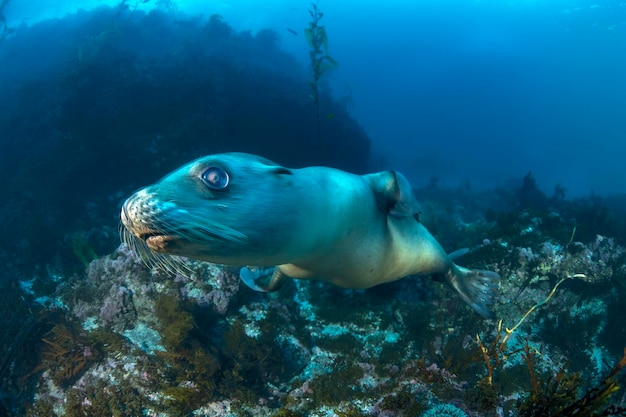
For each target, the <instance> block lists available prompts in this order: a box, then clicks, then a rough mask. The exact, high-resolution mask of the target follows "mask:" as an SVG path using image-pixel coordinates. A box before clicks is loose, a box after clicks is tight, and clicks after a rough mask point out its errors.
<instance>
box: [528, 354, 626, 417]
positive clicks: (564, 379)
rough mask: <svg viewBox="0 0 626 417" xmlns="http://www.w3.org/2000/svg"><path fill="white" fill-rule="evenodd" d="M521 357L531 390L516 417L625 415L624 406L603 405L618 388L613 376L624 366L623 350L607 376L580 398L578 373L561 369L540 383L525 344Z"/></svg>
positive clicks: (625, 363)
mask: <svg viewBox="0 0 626 417" xmlns="http://www.w3.org/2000/svg"><path fill="white" fill-rule="evenodd" d="M523 357H524V360H525V362H526V364H527V366H528V371H529V373H530V381H531V388H532V391H531V395H529V396H528V397H527V398H526V399H525V400H524V401H522V402H521V403H520V405H519V412H520V414H519V416H520V417H533V416H547V417H567V416H574V415H575V416H581V417H600V416H626V407H622V406H618V405H615V404H610V405H608V406H607V403H608V402H609V401H610V399H611V397H613V395H614V394H615V393H616V392H617V391H619V390H620V388H621V386H620V385H619V383H618V381H617V376H618V374H619V373H620V372H621V371H622V370H623V368H624V367H626V348H624V354H623V356H622V358H621V359H620V360H619V361H618V362H617V363H616V364H615V366H614V367H613V369H611V371H610V372H609V373H608V374H607V376H606V377H605V378H604V379H602V380H601V381H600V382H599V383H598V384H597V385H595V386H594V387H592V388H590V389H588V390H587V391H586V392H585V393H584V394H583V395H582V396H579V394H578V392H579V390H580V387H581V377H580V373H578V372H576V373H571V374H568V373H567V372H566V370H565V369H564V368H561V369H560V370H559V371H558V372H557V373H556V375H554V376H552V377H551V378H549V379H546V380H544V381H542V380H541V379H540V378H539V377H538V376H537V373H536V371H535V367H536V363H537V353H536V352H535V351H534V350H533V349H532V348H530V347H529V345H528V343H527V344H526V346H525V347H524V353H523Z"/></svg>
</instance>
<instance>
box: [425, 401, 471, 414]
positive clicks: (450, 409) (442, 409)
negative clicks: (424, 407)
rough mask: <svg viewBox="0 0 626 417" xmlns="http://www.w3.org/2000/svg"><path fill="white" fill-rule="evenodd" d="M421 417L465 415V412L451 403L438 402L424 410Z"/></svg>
mask: <svg viewBox="0 0 626 417" xmlns="http://www.w3.org/2000/svg"><path fill="white" fill-rule="evenodd" d="M422 417H467V414H466V413H465V411H463V410H461V409H460V408H458V407H456V406H454V405H452V404H439V405H436V406H435V407H433V408H431V409H430V410H428V411H426V413H424V415H423V416H422Z"/></svg>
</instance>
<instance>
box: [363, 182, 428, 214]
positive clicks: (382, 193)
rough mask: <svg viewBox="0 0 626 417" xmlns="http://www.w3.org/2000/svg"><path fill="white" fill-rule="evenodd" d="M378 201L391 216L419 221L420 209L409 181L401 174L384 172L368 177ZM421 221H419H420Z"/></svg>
mask: <svg viewBox="0 0 626 417" xmlns="http://www.w3.org/2000/svg"><path fill="white" fill-rule="evenodd" d="M366 177H367V178H368V180H369V181H370V184H371V186H372V189H373V190H374V192H375V193H376V194H377V195H376V196H377V199H378V200H379V201H380V202H382V204H383V208H384V210H386V211H387V212H388V213H389V214H390V215H391V216H393V217H395V218H398V219H402V218H406V217H415V218H416V219H418V216H419V212H420V208H419V204H417V200H416V199H415V195H414V194H413V189H412V188H411V184H410V183H409V181H408V180H407V179H406V178H405V177H404V175H402V174H401V173H399V172H396V171H384V172H378V173H376V174H368V175H366ZM418 220H419V219H418Z"/></svg>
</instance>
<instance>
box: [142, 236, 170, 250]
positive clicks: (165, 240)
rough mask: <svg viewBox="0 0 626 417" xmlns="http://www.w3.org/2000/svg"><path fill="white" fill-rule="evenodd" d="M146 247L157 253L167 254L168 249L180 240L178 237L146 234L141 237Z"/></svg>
mask: <svg viewBox="0 0 626 417" xmlns="http://www.w3.org/2000/svg"><path fill="white" fill-rule="evenodd" d="M140 239H142V240H143V241H144V242H146V245H148V247H149V248H150V249H152V250H153V251H155V252H167V249H168V247H170V246H171V245H172V243H173V242H175V241H176V240H178V238H177V237H176V236H173V235H167V234H164V233H159V232H152V233H146V234H144V235H142V236H140Z"/></svg>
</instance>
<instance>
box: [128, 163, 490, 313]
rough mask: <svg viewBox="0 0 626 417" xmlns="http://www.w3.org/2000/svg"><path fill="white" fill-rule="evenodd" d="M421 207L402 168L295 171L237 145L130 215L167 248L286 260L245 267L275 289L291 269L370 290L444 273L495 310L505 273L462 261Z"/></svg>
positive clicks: (146, 193) (484, 308)
mask: <svg viewBox="0 0 626 417" xmlns="http://www.w3.org/2000/svg"><path fill="white" fill-rule="evenodd" d="M417 214H418V207H417V203H416V201H415V199H414V197H413V194H412V192H411V189H410V186H409V184H408V182H407V181H406V179H404V177H403V176H402V175H401V174H398V173H395V172H392V171H387V172H381V173H376V174H369V175H363V176H360V175H354V174H350V173H347V172H344V171H340V170H336V169H332V168H326V167H309V168H302V169H287V168H284V167H282V166H280V165H277V164H275V163H273V162H271V161H268V160H266V159H264V158H260V157H257V156H254V155H248V154H240V153H231V154H218V155H211V156H207V157H205V158H201V159H199V160H196V161H194V162H192V163H190V164H188V165H185V166H183V167H181V168H180V169H178V170H176V171H174V172H173V173H171V174H169V175H168V176H166V177H165V178H163V179H162V180H161V181H160V182H158V183H156V184H154V185H152V186H149V187H146V188H144V189H142V190H140V191H138V192H137V193H135V195H133V196H131V197H130V198H129V199H128V200H127V201H126V203H125V204H124V207H123V209H122V222H123V224H124V226H125V229H126V230H127V231H129V232H130V233H132V235H134V236H135V237H138V238H139V239H141V240H143V241H144V242H145V243H146V245H147V246H148V248H149V249H150V250H151V251H154V252H156V253H159V254H169V255H181V256H186V257H190V258H195V259H199V260H205V261H209V262H214V263H222V264H228V265H254V266H260V267H269V266H276V270H275V272H274V273H273V275H272V276H271V277H253V278H250V277H251V276H252V275H251V274H250V273H249V270H247V269H246V268H244V271H242V277H244V275H246V276H248V278H247V279H246V278H245V277H244V280H245V281H246V283H247V284H249V285H251V284H252V285H251V286H252V287H254V288H256V289H267V290H272V289H274V288H275V287H276V286H277V285H278V284H280V282H281V281H282V280H283V279H284V278H285V276H288V277H291V278H298V279H316V280H323V281H326V282H330V283H332V284H335V285H338V286H340V287H344V288H352V289H362V288H369V287H372V286H375V285H378V284H382V283H385V282H390V281H395V280H397V279H400V278H403V277H405V276H407V275H440V276H442V277H443V278H444V279H445V280H446V281H447V282H448V283H449V284H450V285H451V286H452V287H454V288H455V289H457V291H459V293H460V294H461V296H462V297H463V298H464V299H465V300H466V301H467V302H468V303H469V304H470V305H471V306H472V307H473V308H474V309H475V310H477V311H478V312H479V313H480V314H482V315H484V316H488V317H491V316H492V315H493V313H492V312H491V311H490V310H489V308H488V307H489V305H491V304H493V301H494V298H495V293H494V289H495V284H494V281H495V280H496V279H497V278H498V276H497V274H495V273H493V272H488V271H472V270H468V269H465V268H462V267H459V266H457V265H455V264H454V263H453V262H452V261H451V260H450V259H449V257H448V256H447V255H446V252H445V251H444V250H443V248H442V247H441V246H440V245H439V243H438V242H437V241H436V240H435V239H434V237H433V236H432V235H431V234H430V233H429V232H428V231H427V230H426V228H425V227H424V226H423V225H422V224H421V223H420V222H419V221H418V219H417V217H418V216H417ZM127 240H128V239H127ZM244 272H246V274H244ZM268 278H269V279H268ZM251 279H252V280H254V281H256V284H254V283H251V282H250V280H251Z"/></svg>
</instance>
